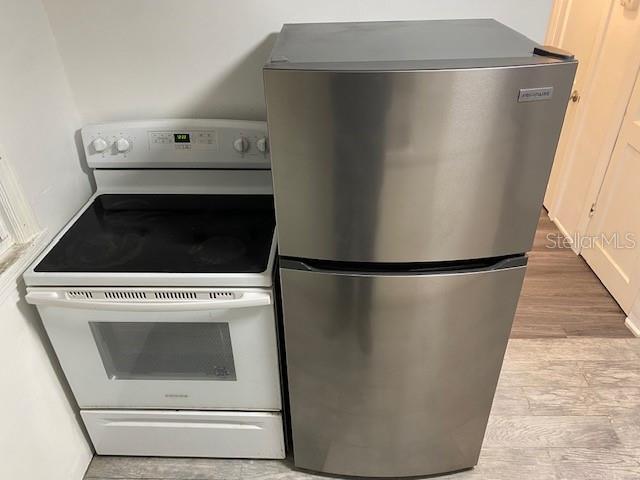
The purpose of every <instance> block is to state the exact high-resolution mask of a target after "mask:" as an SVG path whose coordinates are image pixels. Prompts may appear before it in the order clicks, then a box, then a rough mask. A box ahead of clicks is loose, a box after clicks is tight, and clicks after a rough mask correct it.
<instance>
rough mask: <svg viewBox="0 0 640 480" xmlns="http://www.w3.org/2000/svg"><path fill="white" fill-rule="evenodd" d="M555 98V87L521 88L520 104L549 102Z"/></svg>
mask: <svg viewBox="0 0 640 480" xmlns="http://www.w3.org/2000/svg"><path fill="white" fill-rule="evenodd" d="M552 96H553V87H539V88H521V89H520V93H519V94H518V102H535V101H538V100H548V99H550V98H551V97H552Z"/></svg>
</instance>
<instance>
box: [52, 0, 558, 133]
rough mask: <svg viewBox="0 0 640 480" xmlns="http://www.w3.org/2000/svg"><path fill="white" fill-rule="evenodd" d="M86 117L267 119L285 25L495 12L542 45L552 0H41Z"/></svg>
mask: <svg viewBox="0 0 640 480" xmlns="http://www.w3.org/2000/svg"><path fill="white" fill-rule="evenodd" d="M44 3H45V6H46V8H47V11H48V13H49V16H50V20H51V24H52V27H53V31H54V32H55V36H56V39H57V41H58V45H59V48H60V52H61V55H62V59H63V62H64V65H65V68H66V71H67V74H68V77H69V81H70V83H71V87H72V90H73V92H74V94H75V98H76V103H77V106H78V109H79V111H80V113H81V114H82V117H83V121H85V122H99V121H110V120H120V119H136V118H151V117H172V116H175V117H229V118H246V119H264V118H265V109H264V100H263V91H262V76H261V67H262V64H263V63H264V60H265V59H266V57H267V56H268V53H269V51H270V49H271V46H272V43H273V41H274V38H275V35H274V32H278V31H279V30H280V28H281V26H282V24H283V23H295V22H321V21H358V20H394V19H430V18H474V17H475V18H478V17H484V18H486V17H493V18H496V19H497V20H499V21H501V22H503V23H505V24H507V25H509V26H510V27H512V28H515V29H516V30H519V31H520V32H522V33H524V34H525V35H527V36H529V37H531V38H532V39H534V40H536V41H539V42H542V40H543V38H544V33H545V29H546V24H547V19H548V17H549V13H550V9H551V3H552V0H518V1H514V0H484V1H478V0H357V1H356V0H321V1H315V2H310V1H301V0H273V1H269V2H265V1H264V0H234V1H222V0H217V1H216V0H181V1H178V0H135V1H131V0H109V1H104V0H44Z"/></svg>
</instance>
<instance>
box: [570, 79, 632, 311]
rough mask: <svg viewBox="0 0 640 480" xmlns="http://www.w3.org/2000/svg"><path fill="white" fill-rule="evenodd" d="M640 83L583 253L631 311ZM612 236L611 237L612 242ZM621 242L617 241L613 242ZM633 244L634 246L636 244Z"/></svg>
mask: <svg viewBox="0 0 640 480" xmlns="http://www.w3.org/2000/svg"><path fill="white" fill-rule="evenodd" d="M639 179H640V81H638V80H636V84H635V87H634V91H633V95H632V97H631V100H630V101H629V105H628V107H627V112H626V114H625V116H624V119H623V123H622V128H621V130H620V134H619V136H618V140H617V142H616V145H615V148H614V150H613V155H612V156H611V161H610V163H609V168H608V170H607V173H606V175H605V178H604V182H603V184H602V190H601V191H600V195H599V196H598V200H597V204H596V208H595V212H594V215H593V217H592V218H591V221H590V223H589V227H588V234H589V236H590V237H593V239H594V240H593V241H592V242H589V244H590V248H583V250H582V255H583V256H584V258H585V259H586V260H587V262H588V263H589V265H590V266H591V268H592V269H593V270H594V271H595V272H596V274H597V275H598V277H599V278H600V280H601V281H602V283H604V285H605V286H606V287H607V289H608V290H609V291H610V292H611V294H612V295H613V296H614V298H615V299H616V300H617V301H618V303H619V304H620V306H621V307H622V309H623V310H624V311H625V312H626V313H627V314H628V313H629V312H630V310H631V307H632V304H633V300H634V298H635V296H636V294H637V292H638V290H639V288H640V255H639V253H640V244H638V242H640V187H639V182H638V180H639ZM612 240H613V241H612ZM615 240H617V241H615ZM632 247H633V248H632Z"/></svg>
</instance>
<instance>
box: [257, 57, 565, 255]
mask: <svg viewBox="0 0 640 480" xmlns="http://www.w3.org/2000/svg"><path fill="white" fill-rule="evenodd" d="M575 69H576V63H575V62H557V63H548V64H542V65H529V66H521V67H513V66H512V67H499V68H476V69H456V70H429V71H403V72H330V71H304V70H269V69H266V70H265V71H264V79H265V93H266V99H267V111H268V123H269V141H270V148H271V161H272V168H273V177H274V188H275V203H276V218H277V224H278V231H279V245H278V247H279V249H280V254H281V255H283V256H291V257H299V258H312V259H324V260H335V261H353V262H430V261H444V260H464V259H470V258H486V257H492V256H501V255H509V254H514V253H521V252H526V251H528V250H529V249H530V247H531V245H532V241H533V235H534V232H535V228H536V223H537V219H538V215H539V211H540V206H541V204H542V197H543V195H544V190H545V187H546V184H547V180H548V177H549V171H550V169H551V164H552V161H553V157H554V152H555V149H556V144H557V141H558V137H559V134H560V128H561V126H562V121H563V117H564V113H565V108H566V106H567V101H568V99H569V95H570V91H571V85H572V81H573V77H574V73H575Z"/></svg>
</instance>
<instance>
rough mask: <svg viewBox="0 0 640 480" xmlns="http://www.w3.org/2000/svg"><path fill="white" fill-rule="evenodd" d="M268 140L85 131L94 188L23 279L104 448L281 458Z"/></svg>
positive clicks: (124, 129)
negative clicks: (92, 192) (91, 194)
mask: <svg viewBox="0 0 640 480" xmlns="http://www.w3.org/2000/svg"><path fill="white" fill-rule="evenodd" d="M266 135H267V130H266V124H265V123H264V122H245V121H229V120H158V121H142V122H126V123H113V124H103V125H91V126H88V127H85V128H83V129H82V140H83V143H84V146H85V153H86V157H87V163H88V165H89V166H90V167H91V168H93V169H94V170H93V174H94V177H95V181H96V186H97V191H96V193H95V194H94V195H93V196H92V197H91V198H90V199H89V201H88V202H87V203H86V204H85V205H84V207H83V208H82V209H81V210H80V211H79V212H78V214H77V215H76V216H75V217H74V218H72V219H71V221H70V222H69V223H68V224H67V225H66V227H65V228H64V229H63V230H62V231H61V232H60V233H59V234H58V235H57V236H56V237H55V238H54V240H53V241H52V242H51V244H50V245H49V246H48V247H47V248H46V249H45V251H44V252H43V253H42V254H41V255H40V256H39V257H38V258H37V259H36V261H35V262H34V263H33V265H32V266H31V267H30V268H29V269H28V270H27V272H26V273H25V275H24V279H25V282H26V284H27V287H28V288H27V301H28V302H29V303H32V304H35V305H36V306H37V308H38V311H39V313H40V316H41V318H42V321H43V324H44V326H45V329H46V331H47V334H48V336H49V338H50V340H51V343H52V345H53V348H54V350H55V352H56V354H57V356H58V358H59V360H60V364H61V365H62V369H63V370H64V373H65V375H66V378H67V380H68V382H69V384H70V386H71V389H72V391H73V393H74V395H75V398H76V400H77V402H78V405H79V406H80V409H81V412H80V413H81V416H82V418H83V420H84V422H85V425H86V427H87V430H88V432H89V435H90V437H91V439H92V441H93V444H94V446H95V449H96V452H97V453H99V454H105V455H151V456H193V457H200V456H202V457H244V458H283V457H284V454H285V452H284V440H283V422H282V403H281V389H280V375H279V365H278V346H277V335H276V322H275V313H274V299H275V296H274V291H273V270H274V262H275V251H276V241H275V215H274V207H273V196H272V186H271V185H272V184H271V172H270V162H269V155H268V143H267V137H266Z"/></svg>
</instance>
